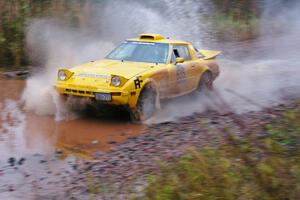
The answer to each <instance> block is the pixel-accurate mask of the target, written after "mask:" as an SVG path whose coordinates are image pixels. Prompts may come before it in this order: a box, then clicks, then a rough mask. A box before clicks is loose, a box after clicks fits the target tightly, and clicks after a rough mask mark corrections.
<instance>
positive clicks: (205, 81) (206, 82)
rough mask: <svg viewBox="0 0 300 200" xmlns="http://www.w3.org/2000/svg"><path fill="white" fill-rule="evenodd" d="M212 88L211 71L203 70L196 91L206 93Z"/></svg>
mask: <svg viewBox="0 0 300 200" xmlns="http://www.w3.org/2000/svg"><path fill="white" fill-rule="evenodd" d="M212 89H213V78H212V74H211V72H204V74H202V76H201V79H200V81H199V85H198V88H197V91H198V92H201V93H205V94H206V93H208V92H210V91H211V90H212Z"/></svg>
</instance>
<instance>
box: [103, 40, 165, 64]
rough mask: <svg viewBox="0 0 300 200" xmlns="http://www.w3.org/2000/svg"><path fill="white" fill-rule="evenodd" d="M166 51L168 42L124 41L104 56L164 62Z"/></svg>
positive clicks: (116, 58) (117, 58)
mask: <svg viewBox="0 0 300 200" xmlns="http://www.w3.org/2000/svg"><path fill="white" fill-rule="evenodd" d="M168 52H169V45H168V44H163V43H151V42H137V41H126V42H124V43H122V44H121V45H120V46H119V47H117V48H116V49H114V50H113V51H112V52H111V53H110V54H109V55H108V56H107V57H106V58H108V59H112V60H125V61H133V62H148V63H166V62H167V58H168Z"/></svg>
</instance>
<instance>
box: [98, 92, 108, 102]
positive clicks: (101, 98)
mask: <svg viewBox="0 0 300 200" xmlns="http://www.w3.org/2000/svg"><path fill="white" fill-rule="evenodd" d="M96 100H99V101H111V94H110V93H96Z"/></svg>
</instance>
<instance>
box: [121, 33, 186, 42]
mask: <svg viewBox="0 0 300 200" xmlns="http://www.w3.org/2000/svg"><path fill="white" fill-rule="evenodd" d="M127 41H138V42H153V43H166V44H185V45H188V44H191V43H190V42H186V41H182V40H172V39H169V38H167V39H165V38H164V36H162V35H159V34H141V35H139V37H138V38H132V39H127Z"/></svg>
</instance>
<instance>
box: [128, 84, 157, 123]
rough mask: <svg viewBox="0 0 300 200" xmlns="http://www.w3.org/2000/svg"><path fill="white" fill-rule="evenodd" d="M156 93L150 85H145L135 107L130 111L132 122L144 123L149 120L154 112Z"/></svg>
mask: <svg viewBox="0 0 300 200" xmlns="http://www.w3.org/2000/svg"><path fill="white" fill-rule="evenodd" d="M157 97H158V96H157V92H156V90H155V89H154V88H153V87H152V86H151V85H150V84H148V85H146V86H145V87H144V88H143V90H142V92H141V94H140V97H139V100H138V103H137V106H136V108H135V109H133V110H131V111H130V116H131V119H132V120H133V121H145V120H147V119H149V118H151V117H152V116H153V115H154V113H155V110H156V104H157V101H158V100H157Z"/></svg>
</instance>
